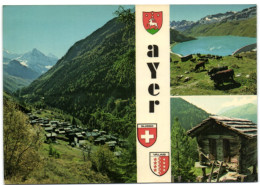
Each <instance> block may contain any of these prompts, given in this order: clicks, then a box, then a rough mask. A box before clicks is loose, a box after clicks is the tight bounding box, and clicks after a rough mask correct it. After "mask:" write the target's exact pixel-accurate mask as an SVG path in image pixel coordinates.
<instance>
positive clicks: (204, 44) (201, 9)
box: [170, 4, 257, 96]
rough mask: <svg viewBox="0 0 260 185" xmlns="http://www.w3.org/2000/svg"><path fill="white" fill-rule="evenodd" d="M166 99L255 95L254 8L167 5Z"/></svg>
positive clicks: (250, 6)
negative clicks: (168, 70)
mask: <svg viewBox="0 0 260 185" xmlns="http://www.w3.org/2000/svg"><path fill="white" fill-rule="evenodd" d="M170 20H171V22H170V25H171V30H170V35H171V58H170V62H171V83H170V85H171V95H173V96H174V95H255V94H256V93H257V82H256V79H257V72H256V66H257V64H256V63H257V62H256V55H257V54H256V40H257V38H256V23H257V19H256V5H253V4H251V5H245V4H243V5H171V9H170Z"/></svg>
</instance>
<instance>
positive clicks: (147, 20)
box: [143, 11, 163, 35]
mask: <svg viewBox="0 0 260 185" xmlns="http://www.w3.org/2000/svg"><path fill="white" fill-rule="evenodd" d="M162 22H163V12H153V11H152V12H143V25H144V28H145V29H146V31H148V32H149V33H150V34H152V35H153V34H155V33H157V32H158V31H159V30H160V29H161V27H162Z"/></svg>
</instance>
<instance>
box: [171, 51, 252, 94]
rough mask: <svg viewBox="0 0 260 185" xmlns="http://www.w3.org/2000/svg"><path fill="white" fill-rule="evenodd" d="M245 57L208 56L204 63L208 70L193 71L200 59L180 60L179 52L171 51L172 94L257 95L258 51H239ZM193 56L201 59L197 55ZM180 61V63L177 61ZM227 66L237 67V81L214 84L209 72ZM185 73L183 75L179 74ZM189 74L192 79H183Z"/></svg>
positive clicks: (234, 68) (235, 69)
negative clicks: (172, 52)
mask: <svg viewBox="0 0 260 185" xmlns="http://www.w3.org/2000/svg"><path fill="white" fill-rule="evenodd" d="M239 55H240V56H243V59H237V58H236V57H234V56H225V57H223V59H221V60H217V59H209V62H208V63H206V65H205V70H204V69H202V68H200V69H199V70H198V71H197V72H194V68H195V65H196V64H197V63H198V61H196V62H191V61H190V60H188V61H186V62H181V59H180V57H179V56H177V55H175V54H171V58H172V61H173V62H171V95H255V94H256V93H257V86H256V85H257V83H256V79H257V77H256V74H257V73H256V67H257V65H256V52H245V53H241V54H239ZM193 58H196V59H198V58H199V57H198V56H197V55H193ZM174 61H178V63H174ZM220 66H228V69H233V70H234V73H235V75H234V80H235V82H236V83H232V82H227V83H224V84H223V85H221V86H219V87H215V86H214V81H212V80H211V79H210V77H209V75H208V74H207V72H208V70H210V69H212V68H213V67H220ZM181 75H183V77H182V78H181V79H179V78H178V76H179V77H180V76H181ZM186 77H189V78H190V80H188V81H187V82H184V79H185V78H186Z"/></svg>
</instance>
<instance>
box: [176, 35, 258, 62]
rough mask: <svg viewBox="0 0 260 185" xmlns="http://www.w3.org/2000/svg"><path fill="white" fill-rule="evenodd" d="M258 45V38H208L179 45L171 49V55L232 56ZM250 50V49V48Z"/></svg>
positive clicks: (200, 38)
mask: <svg viewBox="0 0 260 185" xmlns="http://www.w3.org/2000/svg"><path fill="white" fill-rule="evenodd" d="M255 43H256V38H252V37H240V36H206V37H197V38H196V40H191V41H187V42H182V43H177V44H175V45H174V46H172V47H171V53H172V54H175V55H178V56H180V57H181V56H186V55H189V54H197V53H200V54H212V55H219V56H228V55H232V54H233V53H235V52H236V51H238V50H240V49H242V48H243V47H245V46H247V45H253V44H255ZM249 49H250V47H249Z"/></svg>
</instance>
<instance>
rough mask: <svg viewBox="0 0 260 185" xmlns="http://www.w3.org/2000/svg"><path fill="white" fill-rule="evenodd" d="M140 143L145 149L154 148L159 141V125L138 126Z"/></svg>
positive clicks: (141, 124) (143, 124) (146, 124)
mask: <svg viewBox="0 0 260 185" xmlns="http://www.w3.org/2000/svg"><path fill="white" fill-rule="evenodd" d="M137 137H138V141H139V142H140V144H141V145H143V146H144V147H150V146H152V145H153V144H154V143H155V142H156V139H157V124H156V123H140V124H137Z"/></svg>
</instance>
